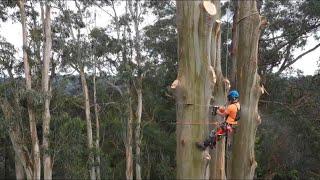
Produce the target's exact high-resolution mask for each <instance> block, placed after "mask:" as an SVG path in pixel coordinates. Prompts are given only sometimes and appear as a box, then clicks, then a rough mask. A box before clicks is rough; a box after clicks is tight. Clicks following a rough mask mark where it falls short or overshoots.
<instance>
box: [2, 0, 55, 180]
mask: <svg viewBox="0 0 320 180" xmlns="http://www.w3.org/2000/svg"><path fill="white" fill-rule="evenodd" d="M26 3H27V2H25V1H24V0H20V1H16V2H14V3H13V4H16V5H17V6H18V7H19V12H20V16H19V17H20V22H21V25H22V41H23V48H22V50H23V70H24V78H25V82H26V84H25V92H24V96H25V97H23V96H22V97H21V95H19V93H17V89H16V88H14V87H13V88H12V90H13V94H14V95H13V96H14V97H13V99H14V101H13V102H11V103H10V101H8V100H6V99H3V101H4V104H3V106H2V110H3V112H4V114H5V116H6V119H8V120H10V119H12V118H16V119H20V120H21V121H22V120H23V119H24V118H23V113H24V111H23V107H21V106H22V105H21V101H22V100H23V98H25V99H26V102H27V105H26V107H27V109H28V122H29V125H28V126H29V132H28V133H30V136H29V137H30V141H31V148H30V149H31V152H29V147H28V146H29V144H28V143H26V142H25V141H26V138H25V137H24V132H23V131H21V129H24V128H25V127H23V126H22V125H23V123H20V124H14V123H13V124H12V125H13V126H14V125H15V126H14V127H12V126H11V127H9V134H11V142H12V144H13V147H14V150H15V154H16V157H17V158H16V161H19V162H18V163H16V164H17V166H19V163H21V164H22V166H23V168H24V172H23V173H21V172H18V171H17V176H18V178H19V177H22V176H23V174H24V173H25V174H26V177H27V179H40V177H41V162H40V153H41V149H40V143H41V142H40V141H39V135H40V134H39V132H37V127H38V125H37V124H39V123H38V120H37V119H38V113H39V111H37V110H36V109H37V106H40V107H43V109H42V110H41V111H40V114H42V115H43V118H42V122H43V126H44V127H46V128H45V130H44V133H45V134H44V135H43V137H42V138H43V139H44V150H45V151H44V153H43V154H44V177H45V178H46V179H51V176H52V164H51V161H50V158H51V157H50V155H49V154H48V151H49V140H48V134H49V124H50V111H49V108H50V107H49V104H50V98H49V97H48V96H49V93H48V90H49V76H48V71H49V65H50V55H51V30H50V23H51V20H50V4H49V2H46V3H45V4H46V8H45V12H44V10H43V8H41V12H40V14H41V17H42V18H41V19H42V22H41V23H40V25H38V24H37V23H33V24H31V25H30V24H29V23H28V17H29V15H30V16H31V17H32V19H33V22H36V19H37V15H38V14H39V13H37V12H36V11H35V10H34V7H33V2H29V3H30V5H26ZM13 4H12V5H13ZM26 7H28V8H26ZM41 7H42V3H41ZM41 24H42V27H43V31H40V32H39V36H38V37H40V38H39V39H38V41H37V42H36V40H35V39H34V34H32V33H33V32H35V31H36V29H37V28H39V27H40V26H41ZM29 26H30V27H31V28H30V29H31V30H32V31H30V33H31V39H30V38H29V36H28V33H29V31H28V30H29ZM41 35H42V36H43V37H44V41H45V43H44V42H43V45H42V47H43V49H44V50H43V53H42V55H41V53H40V46H37V47H35V46H33V47H32V48H31V47H30V46H29V45H30V44H35V43H37V44H41V41H42V39H41ZM36 48H37V50H36ZM32 50H33V51H32ZM36 58H37V61H35V59H36ZM41 58H43V68H38V67H36V66H37V64H38V65H39V64H40V61H41ZM8 60H9V59H8ZM34 62H35V63H34ZM6 67H7V68H9V69H8V73H9V76H10V79H11V81H13V82H14V81H15V78H14V75H13V73H12V72H11V71H12V69H13V67H12V64H11V67H10V66H6ZM40 69H43V73H42V76H39V71H40ZM15 74H16V73H15ZM16 75H18V74H16ZM32 77H34V78H32ZM38 79H42V82H43V83H42V90H40V89H39V84H38V81H37V80H38ZM33 82H34V84H33V86H32V83H33ZM43 94H46V95H43ZM37 97H38V98H39V99H37ZM43 101H44V102H45V103H44V104H43V103H42V102H43ZM13 109H15V110H16V111H17V113H12V110H13ZM40 127H41V126H40ZM13 129H15V130H13ZM19 129H20V130H19ZM24 131H25V130H24ZM20 142H21V143H20ZM18 169H19V168H17V170H18Z"/></svg>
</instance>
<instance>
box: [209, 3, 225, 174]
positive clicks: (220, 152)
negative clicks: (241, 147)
mask: <svg viewBox="0 0 320 180" xmlns="http://www.w3.org/2000/svg"><path fill="white" fill-rule="evenodd" d="M214 4H215V5H216V8H217V15H216V16H215V18H214V20H215V24H214V27H213V29H212V37H211V48H212V51H211V54H210V55H211V64H212V66H213V67H214V70H215V73H216V78H217V81H216V84H215V86H214V93H213V97H214V105H219V106H221V105H223V104H225V102H226V93H225V92H226V91H227V90H228V87H227V86H225V83H224V82H225V81H224V77H223V74H222V70H221V30H220V26H221V21H220V17H221V12H220V1H214ZM213 119H214V120H215V122H223V121H224V119H223V118H222V117H220V116H215V117H213ZM211 128H216V127H211ZM211 154H212V160H211V162H210V179H226V173H225V138H222V139H221V140H220V141H218V142H217V145H216V148H215V149H213V150H212V151H211Z"/></svg>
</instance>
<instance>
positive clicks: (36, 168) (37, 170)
mask: <svg viewBox="0 0 320 180" xmlns="http://www.w3.org/2000/svg"><path fill="white" fill-rule="evenodd" d="M24 5H25V1H24V0H20V1H19V8H20V13H21V25H22V39H23V65H24V73H25V79H26V90H27V91H28V92H29V95H28V97H27V99H28V114H29V125H30V135H31V144H32V157H33V168H32V169H33V172H32V173H33V174H32V179H40V177H41V162H40V148H39V140H38V135H37V128H36V117H35V113H34V111H33V107H32V103H31V98H32V97H31V95H30V94H31V91H32V87H31V74H30V66H29V62H28V55H27V51H26V48H27V25H26V14H25V8H24Z"/></svg>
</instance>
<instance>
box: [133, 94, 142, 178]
mask: <svg viewBox="0 0 320 180" xmlns="http://www.w3.org/2000/svg"><path fill="white" fill-rule="evenodd" d="M137 94H138V107H137V111H136V116H137V120H136V122H137V124H136V129H135V141H136V164H135V165H136V179H137V180H141V149H140V146H141V135H140V134H141V114H142V91H141V89H137Z"/></svg>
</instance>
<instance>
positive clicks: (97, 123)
mask: <svg viewBox="0 0 320 180" xmlns="http://www.w3.org/2000/svg"><path fill="white" fill-rule="evenodd" d="M93 103H94V115H95V119H96V142H95V146H96V150H97V151H98V152H99V153H98V154H97V155H96V162H97V164H96V166H95V168H96V173H97V179H98V180H100V179H101V175H100V122H99V111H98V104H97V87H96V67H94V74H93Z"/></svg>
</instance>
